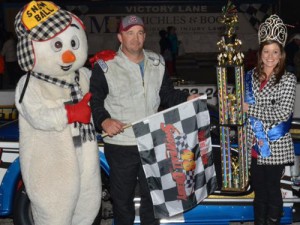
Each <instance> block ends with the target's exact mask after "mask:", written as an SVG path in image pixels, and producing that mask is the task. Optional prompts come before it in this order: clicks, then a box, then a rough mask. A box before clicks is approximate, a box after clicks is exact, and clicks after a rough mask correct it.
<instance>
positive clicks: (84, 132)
mask: <svg viewBox="0 0 300 225" xmlns="http://www.w3.org/2000/svg"><path fill="white" fill-rule="evenodd" d="M75 73H76V75H75V82H74V83H72V84H71V83H68V82H66V81H65V80H59V79H57V78H53V77H50V76H48V75H44V74H41V73H36V72H31V73H30V75H32V76H34V77H36V78H38V79H40V80H43V81H46V82H48V83H50V84H54V85H57V86H59V87H62V88H69V89H70V90H71V98H72V103H73V104H76V103H78V102H79V101H80V100H81V99H82V98H83V94H82V91H81V89H80V86H79V72H78V71H75ZM74 127H75V128H78V129H79V132H80V136H81V141H82V142H86V141H87V139H88V140H89V141H92V140H95V139H96V135H95V133H96V132H95V129H94V126H93V124H92V123H89V124H83V123H79V122H75V123H74ZM73 141H74V142H75V139H74V138H73ZM76 142H77V141H76ZM74 144H75V143H74ZM76 145H77V144H75V146H76Z"/></svg>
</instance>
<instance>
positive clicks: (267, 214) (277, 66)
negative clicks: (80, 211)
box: [243, 15, 297, 225]
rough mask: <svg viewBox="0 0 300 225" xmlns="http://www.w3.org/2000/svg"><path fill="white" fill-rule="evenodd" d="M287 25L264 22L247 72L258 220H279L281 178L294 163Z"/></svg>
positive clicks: (249, 140) (293, 87)
mask: <svg viewBox="0 0 300 225" xmlns="http://www.w3.org/2000/svg"><path fill="white" fill-rule="evenodd" d="M286 36H287V33H286V27H285V25H284V24H283V22H282V20H281V19H280V18H279V17H278V16H277V15H271V16H270V17H269V18H268V19H267V20H266V22H264V23H263V24H261V26H260V27H259V33H258V39H259V44H260V47H259V51H258V63H257V66H256V68H254V69H253V70H251V71H249V72H247V74H246V77H245V91H246V92H245V103H244V104H243V110H244V112H246V113H247V116H248V124H247V126H248V127H247V143H248V149H250V152H249V153H251V157H250V156H249V158H251V170H250V173H251V180H252V186H253V189H254V193H255V198H254V218H255V224H256V225H263V224H268V225H271V224H279V223H280V218H281V215H282V208H283V201H282V195H281V190H280V180H281V176H282V174H283V171H284V167H285V165H288V164H292V163H293V162H294V147H293V142H292V138H291V135H290V133H289V128H290V124H291V118H292V114H293V108H294V102H295V94H296V83H297V82H296V77H295V76H294V75H293V74H291V73H288V72H286V71H285V52H284V45H285V42H286Z"/></svg>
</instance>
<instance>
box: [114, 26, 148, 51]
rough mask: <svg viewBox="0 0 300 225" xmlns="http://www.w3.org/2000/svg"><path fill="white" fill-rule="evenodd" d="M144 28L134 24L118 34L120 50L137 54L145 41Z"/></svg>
mask: <svg viewBox="0 0 300 225" xmlns="http://www.w3.org/2000/svg"><path fill="white" fill-rule="evenodd" d="M145 37H146V34H145V30H144V28H143V27H142V26H139V25H136V26H133V27H131V28H130V29H129V30H127V31H122V32H121V33H119V34H118V39H119V41H120V42H121V44H122V51H123V52H124V53H125V54H126V53H127V54H134V55H136V54H139V53H141V51H142V50H143V46H144V42H145Z"/></svg>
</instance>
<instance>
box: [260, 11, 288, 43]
mask: <svg viewBox="0 0 300 225" xmlns="http://www.w3.org/2000/svg"><path fill="white" fill-rule="evenodd" d="M286 39H287V28H286V26H285V25H284V23H283V22H282V20H281V19H280V18H279V17H278V16H277V15H275V14H273V15H271V16H270V17H269V18H267V19H266V21H265V22H263V23H262V24H261V25H260V26H259V28H258V42H259V44H260V43H262V42H264V41H269V40H272V41H277V42H279V43H280V44H281V45H282V46H284V45H285V42H286Z"/></svg>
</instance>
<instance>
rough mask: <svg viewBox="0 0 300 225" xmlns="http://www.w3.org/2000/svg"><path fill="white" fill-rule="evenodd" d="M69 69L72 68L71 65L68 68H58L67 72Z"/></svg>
mask: <svg viewBox="0 0 300 225" xmlns="http://www.w3.org/2000/svg"><path fill="white" fill-rule="evenodd" d="M71 67H72V65H69V66H60V68H61V69H62V70H63V71H68V70H69V69H70V68H71Z"/></svg>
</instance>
